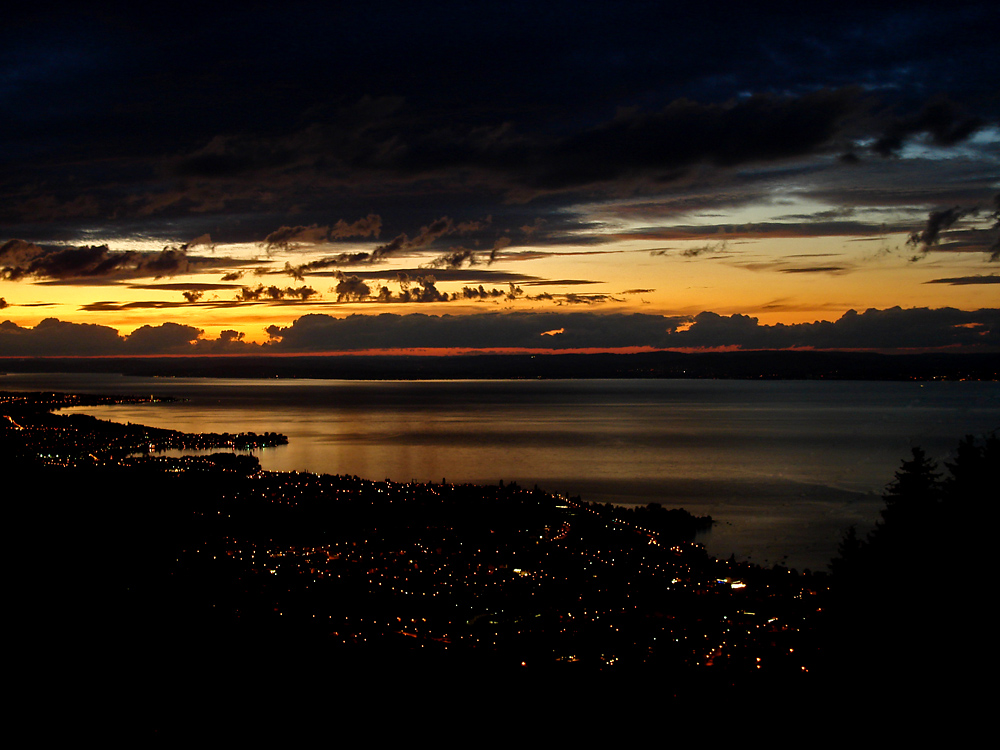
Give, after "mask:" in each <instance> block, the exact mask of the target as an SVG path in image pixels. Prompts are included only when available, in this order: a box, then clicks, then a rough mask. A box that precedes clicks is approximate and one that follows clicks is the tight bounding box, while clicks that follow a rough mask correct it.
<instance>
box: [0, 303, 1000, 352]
mask: <svg viewBox="0 0 1000 750" xmlns="http://www.w3.org/2000/svg"><path fill="white" fill-rule="evenodd" d="M421 288H423V287H421ZM559 330H561V331H562V332H561V333H560V334H559V335H558V336H553V335H545V334H546V333H548V334H552V332H554V331H559ZM267 332H268V334H269V336H270V337H271V341H270V342H269V343H268V344H266V345H263V346H257V345H253V344H247V343H246V342H244V341H242V340H240V339H241V337H240V336H239V335H238V334H232V333H227V334H224V335H223V336H222V337H221V340H222V341H223V343H226V342H229V343H232V344H237V343H238V344H239V345H240V346H241V347H242V350H246V351H248V352H250V351H259V352H261V353H264V352H274V353H280V352H286V353H297V352H321V351H360V350H365V349H407V348H440V347H457V348H471V349H492V348H528V349H548V348H558V349H575V348H581V349H582V348H610V349H616V348H622V347H650V348H685V349H686V348H692V349H698V348H704V347H724V348H733V349H743V350H751V349H787V348H815V349H878V350H885V351H893V350H905V349H927V348H939V347H947V348H965V349H968V350H984V351H1000V310H997V309H985V310H975V311H962V310H956V309H953V308H942V309H936V310H934V309H927V308H913V309H905V310H904V309H901V308H898V307H897V308H891V309H887V310H866V311H865V312H863V313H858V312H856V311H854V310H850V311H848V312H847V313H845V314H844V315H843V316H841V317H840V318H839V319H838V320H835V321H818V322H815V323H799V324H792V325H782V324H776V325H761V324H760V322H759V321H758V320H757V319H756V318H753V317H749V316H746V315H732V316H725V315H719V314H717V313H712V312H703V313H700V314H698V315H696V316H694V317H689V316H677V317H670V316H662V315H645V314H639V313H635V314H599V313H590V312H568V313H562V312H551V313H541V312H507V313H501V312H498V313H481V314H478V315H466V316H451V315H442V316H432V315H422V314H409V315H394V314H389V313H383V314H381V315H351V316H348V317H345V318H334V317H332V316H329V315H315V314H314V315H305V316H302V317H300V318H299V319H298V320H296V321H295V322H294V323H292V324H291V325H288V326H277V325H274V326H269V327H268V329H267ZM212 346H217V345H215V344H213V342H211V341H207V342H206V341H205V340H204V339H202V338H201V332H200V331H199V330H198V329H196V328H193V327H191V326H186V325H179V324H175V323H164V324H162V325H159V326H144V327H142V328H140V329H137V330H136V331H135V332H133V333H132V334H131V335H130V336H121V335H119V334H118V332H117V331H115V330H114V329H112V328H107V327H105V326H97V325H85V324H78V323H67V322H62V321H59V320H55V319H53V318H48V319H46V320H43V321H42V322H41V323H39V324H38V325H37V326H35V327H34V328H22V327H20V326H18V325H16V324H15V323H12V322H11V321H6V322H4V323H2V324H0V356H73V355H94V356H102V355H112V354H126V353H131V354H140V353H141V354H153V353H196V352H198V351H202V352H211V351H214V350H213V349H212Z"/></svg>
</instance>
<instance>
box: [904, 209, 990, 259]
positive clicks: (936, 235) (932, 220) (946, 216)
mask: <svg viewBox="0 0 1000 750" xmlns="http://www.w3.org/2000/svg"><path fill="white" fill-rule="evenodd" d="M974 213H976V209H975V208H961V207H960V206H954V207H953V208H947V209H944V210H943V211H931V213H930V215H929V216H928V217H927V224H926V225H925V226H924V228H923V229H922V230H921V231H919V232H913V233H912V234H911V235H910V238H909V239H908V240H907V241H906V244H907V245H911V246H913V247H916V248H917V249H918V250H920V251H921V252H924V253H926V252H927V251H928V250H930V249H931V248H932V247H933V246H934V245H937V244H938V240H939V239H940V237H941V232H944V231H946V230H947V229H949V228H950V227H951V226H952V225H953V224H955V223H956V222H957V221H959V220H960V219H962V218H964V217H966V216H968V215H970V214H974Z"/></svg>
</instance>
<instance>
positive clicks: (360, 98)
mask: <svg viewBox="0 0 1000 750" xmlns="http://www.w3.org/2000/svg"><path fill="white" fill-rule="evenodd" d="M82 5H83V4H80V3H74V4H71V5H70V4H67V5H65V6H62V7H60V6H59V5H58V4H55V5H49V6H46V8H45V9H44V10H42V9H37V8H34V7H32V6H30V5H24V6H23V7H21V8H18V9H16V10H14V11H8V12H7V16H6V17H5V19H4V22H3V24H2V27H0V115H2V117H0V357H4V356H8V357H9V356H18V357H33V356H84V355H90V356H116V355H147V354H149V355H151V354H203V355H210V354H226V353H232V354H245V353H274V354H296V353H306V352H308V353H318V352H332V353H336V352H367V351H394V352H395V351H409V352H415V353H419V352H427V351H435V352H437V351H442V350H453V351H470V350H475V351H524V350H538V351H549V350H557V351H567V350H571V351H577V350H580V351H587V350H621V351H636V350H648V349H682V350H697V349H702V348H708V349H714V350H737V349H782V348H816V349H830V348H834V349H874V350H879V351H890V352H891V351H914V350H923V349H934V348H944V349H947V350H956V351H957V350H962V351H994V352H996V351H1000V286H997V284H1000V226H998V223H1000V222H998V216H1000V72H998V71H1000V44H997V42H996V40H997V38H1000V6H998V5H997V4H996V2H995V0H990V1H986V2H962V1H961V0H958V1H956V2H950V3H947V4H945V3H940V2H914V1H913V0H907V1H906V2H880V3H877V4H869V3H867V2H864V3H862V2H852V1H851V0H844V1H843V2H838V3H836V4H833V3H785V2H761V3H714V4H692V3H671V2H649V3H645V2H643V3H628V2H618V3H605V2H587V1H586V0H576V1H575V2H545V1H544V0H535V1H534V2H530V3H528V2H517V1H513V0H510V1H508V2H503V3H468V2H464V3H455V2H436V3H433V4H432V3H393V2H366V3H316V4H303V3H283V4H273V3H262V2H257V3H255V2H250V1H247V2H241V3H238V4H236V3H233V4H230V3H226V2H220V3H211V4H208V5H210V7H208V8H206V7H202V6H200V5H199V6H195V5H187V4H185V3H183V2H175V3H170V4H169V5H163V6H160V5H158V4H153V5H150V6H149V7H144V8H138V7H135V6H137V5H138V4H135V3H100V2H96V3H88V4H86V7H79V6H82Z"/></svg>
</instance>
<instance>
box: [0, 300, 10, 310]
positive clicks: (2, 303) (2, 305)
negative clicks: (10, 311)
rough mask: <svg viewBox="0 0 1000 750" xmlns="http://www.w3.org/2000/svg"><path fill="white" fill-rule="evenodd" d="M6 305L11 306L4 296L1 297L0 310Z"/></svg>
mask: <svg viewBox="0 0 1000 750" xmlns="http://www.w3.org/2000/svg"><path fill="white" fill-rule="evenodd" d="M5 307H9V305H8V304H7V300H5V299H4V298H3V297H0V310H3V309H4V308H5Z"/></svg>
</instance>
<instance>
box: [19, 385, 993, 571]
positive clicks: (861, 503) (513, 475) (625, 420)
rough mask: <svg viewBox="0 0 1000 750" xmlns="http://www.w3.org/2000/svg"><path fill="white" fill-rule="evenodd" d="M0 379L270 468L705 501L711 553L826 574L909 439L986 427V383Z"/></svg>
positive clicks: (631, 500) (950, 445)
mask: <svg viewBox="0 0 1000 750" xmlns="http://www.w3.org/2000/svg"><path fill="white" fill-rule="evenodd" d="M0 390H13V391H16V390H57V391H68V392H77V393H103V394H123V395H146V396H148V395H153V396H175V397H177V398H179V399H183V400H181V401H177V402H171V403H159V404H129V405H121V406H101V407H81V408H79V409H74V410H69V411H82V412H84V413H87V414H92V415H94V416H96V417H98V418H101V419H110V420H113V421H118V422H135V423H141V424H146V425H150V426H154V427H165V428H170V429H175V430H183V431H186V432H241V431H254V432H266V431H275V432H280V433H283V434H285V435H287V436H288V438H289V444H288V445H287V446H280V447H277V448H271V449H266V450H261V451H257V452H256V453H255V455H257V456H258V458H259V459H260V462H261V466H262V467H263V468H265V469H268V470H273V471H308V472H314V473H327V474H352V475H358V476H361V477H365V478H368V479H392V480H395V481H409V480H418V481H441V480H442V479H446V480H448V481H451V482H475V483H483V484H493V483H496V482H498V481H499V480H501V479H503V480H504V481H505V482H509V481H517V482H519V483H520V484H522V485H527V486H532V485H535V484H537V485H539V486H540V487H541V488H542V489H545V490H548V491H550V492H560V493H563V494H568V495H580V496H582V498H583V499H584V500H589V501H599V502H602V503H603V502H614V503H626V504H635V503H639V504H646V503H648V502H653V501H655V502H661V503H663V504H664V505H665V506H666V507H683V508H686V509H687V510H689V511H691V512H693V513H696V514H699V515H703V514H711V515H712V516H713V517H714V518H715V519H716V520H717V522H718V523H717V524H716V526H715V528H713V530H712V531H711V532H708V533H706V534H705V535H703V536H702V537H701V538H700V539H699V541H701V542H702V543H704V544H705V546H706V548H707V549H708V551H709V552H711V553H712V554H715V555H719V556H724V557H728V556H729V555H730V554H735V555H736V557H737V558H738V559H749V560H752V561H754V562H758V563H762V564H772V563H776V562H781V563H783V564H786V565H790V566H792V567H797V568H800V569H801V568H806V567H808V568H812V569H817V570H822V569H825V567H826V564H827V562H828V561H829V559H830V557H831V556H832V555H833V554H835V552H836V548H837V543H838V541H839V539H840V536H841V534H842V532H843V530H844V529H845V528H846V527H847V526H849V525H850V524H858V526H859V529H861V530H862V531H864V530H867V529H868V528H870V527H871V525H872V524H873V523H874V521H875V519H876V518H877V516H878V511H879V509H880V508H881V507H882V503H881V499H880V498H879V496H878V493H880V492H881V491H882V489H883V488H884V487H885V485H886V484H887V483H888V482H890V481H891V480H892V477H893V472H894V471H895V470H896V469H897V468H898V467H899V464H900V461H901V460H902V459H903V458H906V457H908V456H909V453H910V449H911V447H913V446H915V445H919V446H921V447H923V448H924V449H925V450H926V451H927V452H928V454H929V455H930V456H931V457H932V458H934V459H935V460H937V461H938V462H939V463H940V462H942V461H944V460H947V459H948V457H949V455H950V452H951V451H952V450H953V449H954V448H955V446H956V444H957V442H958V440H959V439H960V438H961V437H962V436H963V435H965V434H974V435H981V434H984V433H986V432H988V431H990V430H995V429H997V428H1000V384H998V383H990V382H985V383H984V382H924V383H918V382H857V381H749V380H493V381H481V380H476V381H342V380H339V381H338V380H296V379H288V380H242V379H200V378H199V379H195V378H187V379H185V378H146V377H122V376H114V375H98V374H94V375H87V374H84V375H80V374H65V375H63V374H39V375H31V374H17V375H6V376H0Z"/></svg>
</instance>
